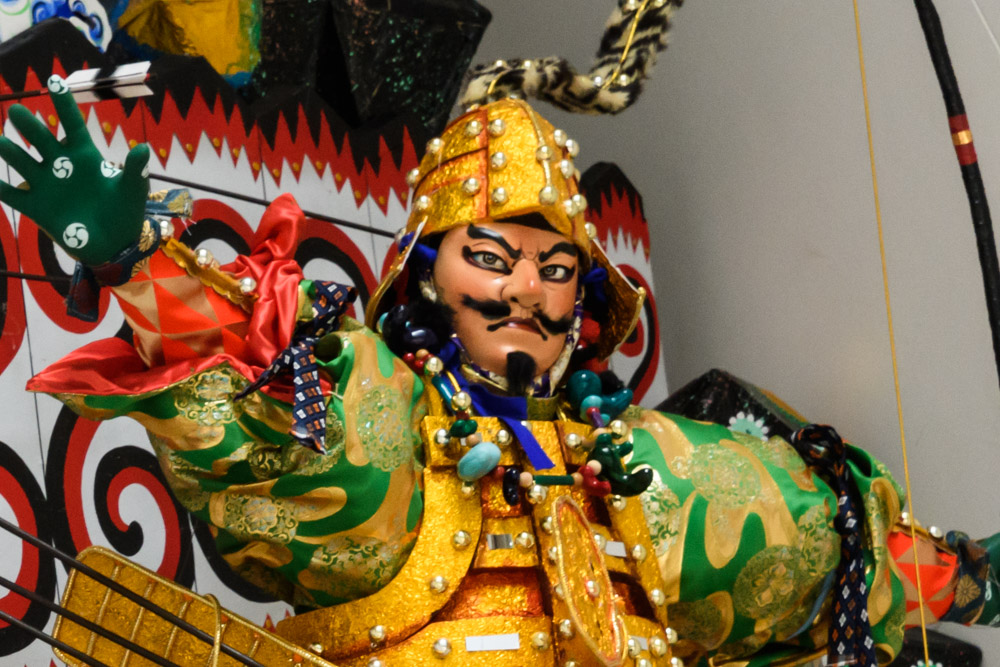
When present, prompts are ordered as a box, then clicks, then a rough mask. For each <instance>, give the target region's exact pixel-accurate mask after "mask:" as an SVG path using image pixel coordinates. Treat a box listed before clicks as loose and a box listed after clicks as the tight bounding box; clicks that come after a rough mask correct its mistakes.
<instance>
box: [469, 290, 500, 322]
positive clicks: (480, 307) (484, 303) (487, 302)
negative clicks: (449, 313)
mask: <svg viewBox="0 0 1000 667" xmlns="http://www.w3.org/2000/svg"><path fill="white" fill-rule="evenodd" d="M462 305H463V306H465V307H466V308H472V309H473V310H474V311H476V312H478V313H479V314H480V315H482V316H483V317H485V318H486V319H488V320H499V319H502V318H504V317H510V312H511V311H510V304H508V303H507V302H506V301H495V300H493V299H474V298H472V297H471V296H469V295H468V294H463V295H462Z"/></svg>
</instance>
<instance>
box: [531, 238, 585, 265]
mask: <svg viewBox="0 0 1000 667" xmlns="http://www.w3.org/2000/svg"><path fill="white" fill-rule="evenodd" d="M560 252H564V253H566V254H567V255H571V256H573V257H576V256H577V255H578V254H579V251H578V250H577V248H576V246H575V245H573V244H572V243H569V242H567V241H560V242H559V243H557V244H555V245H554V246H552V247H551V248H549V249H548V251H547V252H542V253H539V254H538V260H539V261H541V262H547V261H549V258H550V257H552V255H555V254H556V253H560Z"/></svg>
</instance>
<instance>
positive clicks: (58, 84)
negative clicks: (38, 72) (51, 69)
mask: <svg viewBox="0 0 1000 667" xmlns="http://www.w3.org/2000/svg"><path fill="white" fill-rule="evenodd" d="M48 88H49V92H50V93H53V94H55V95H60V94H62V93H65V92H66V91H67V90H69V86H67V85H66V82H65V81H63V78H62V77H61V76H59V75H58V74H53V75H52V76H50V77H49V81H48Z"/></svg>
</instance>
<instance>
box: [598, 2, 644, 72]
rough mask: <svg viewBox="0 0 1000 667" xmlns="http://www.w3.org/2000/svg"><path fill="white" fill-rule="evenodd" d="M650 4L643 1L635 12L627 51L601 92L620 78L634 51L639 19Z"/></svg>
mask: <svg viewBox="0 0 1000 667" xmlns="http://www.w3.org/2000/svg"><path fill="white" fill-rule="evenodd" d="M648 4H649V0H642V4H641V5H639V8H638V9H637V10H635V16H634V17H632V26H631V27H630V28H629V31H628V39H627V40H625V49H624V50H623V51H622V55H621V58H619V59H618V65H617V66H616V67H615V71H614V72H612V73H611V76H609V77H608V78H607V79H606V80H605V81H604V83H602V84H601V90H604V89H605V88H607V87H608V86H610V85H611V82H612V81H614V80H615V79H617V78H618V75H619V74H621V72H622V67H624V66H625V59H626V58H627V57H628V52H629V51H630V50H631V49H632V40H634V39H635V31H636V30H637V29H638V28H639V19H640V18H641V17H642V14H643V12H645V11H646V5H648Z"/></svg>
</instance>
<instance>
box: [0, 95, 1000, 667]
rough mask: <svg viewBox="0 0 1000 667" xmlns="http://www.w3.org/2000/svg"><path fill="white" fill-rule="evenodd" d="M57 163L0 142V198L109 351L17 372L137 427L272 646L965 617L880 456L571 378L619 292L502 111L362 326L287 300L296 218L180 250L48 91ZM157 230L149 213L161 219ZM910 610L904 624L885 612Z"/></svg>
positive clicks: (155, 205) (986, 615)
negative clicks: (241, 588) (265, 602)
mask: <svg viewBox="0 0 1000 667" xmlns="http://www.w3.org/2000/svg"><path fill="white" fill-rule="evenodd" d="M49 88H50V91H51V94H52V97H53V100H54V103H55V104H56V106H57V109H58V111H59V115H60V118H61V120H62V123H63V126H64V128H65V130H66V138H65V139H64V140H62V141H57V140H56V139H55V138H54V137H53V136H52V135H51V133H50V132H49V131H48V130H47V128H46V127H45V126H44V125H43V124H41V123H40V122H38V121H37V120H36V119H35V118H34V117H33V116H32V115H31V114H30V113H29V112H28V111H27V110H25V109H23V108H19V107H14V108H12V109H11V110H10V117H11V120H12V121H13V123H14V125H15V126H16V127H17V129H18V130H19V131H20V132H21V134H22V135H23V136H24V138H25V139H27V140H28V141H29V142H30V143H31V144H32V145H33V146H35V147H36V148H37V149H38V152H39V153H40V155H41V158H42V159H41V162H39V161H37V160H35V159H34V158H32V157H31V156H30V155H29V154H28V153H26V152H25V151H23V150H22V149H21V148H19V147H17V146H16V145H15V144H14V143H13V142H12V141H11V140H10V139H8V138H0V156H2V157H3V158H4V159H5V160H6V161H7V163H8V164H9V165H10V166H11V167H13V168H14V169H15V170H16V171H17V172H18V173H20V174H21V176H23V177H24V179H25V181H26V183H27V186H26V187H21V188H15V187H12V186H10V185H8V184H6V183H0V200H2V201H4V202H6V203H8V204H10V205H11V206H13V207H14V208H16V209H18V210H19V211H22V212H23V213H24V214H25V215H28V216H30V217H31V219H33V220H34V221H35V222H37V224H38V225H39V226H40V227H41V228H42V229H44V230H45V232H46V233H48V235H49V236H51V238H52V239H53V240H54V242H55V243H57V244H59V245H60V246H61V247H62V248H63V249H65V250H66V252H67V253H69V254H70V255H71V256H72V257H74V258H75V259H77V260H78V261H79V265H78V270H77V275H76V277H75V279H74V288H73V290H72V294H71V304H70V305H71V307H72V308H74V309H76V310H77V311H79V312H81V313H82V314H84V315H86V313H87V311H88V309H89V308H90V306H91V305H92V304H93V303H95V300H94V295H95V293H96V290H99V289H102V288H106V289H110V290H111V291H112V293H113V294H114V295H115V297H116V298H117V299H118V302H119V304H120V305H121V309H122V311H123V313H124V315H125V318H126V320H127V322H128V324H129V325H130V327H131V329H132V331H133V339H132V341H131V342H126V341H125V340H123V339H121V338H111V339H107V340H103V341H99V342H95V343H92V344H89V345H87V346H85V347H83V348H81V349H80V350H78V351H76V352H74V353H73V354H71V355H69V356H68V357H66V358H64V359H63V360H61V361H59V362H57V363H55V364H53V365H52V366H50V367H49V368H47V369H45V370H44V371H42V372H41V373H39V374H38V375H37V376H36V377H34V378H33V379H32V380H31V382H30V384H29V387H28V388H29V389H30V390H32V391H37V392H45V393H49V394H52V395H53V396H55V397H56V398H58V399H59V400H61V401H63V402H64V403H65V404H66V405H68V406H69V407H71V408H72V409H73V410H74V411H76V412H77V413H79V414H80V415H82V416H84V417H87V418H89V419H110V418H115V417H120V416H128V417H131V418H132V419H135V420H137V421H138V422H139V423H140V424H141V425H142V426H143V427H144V428H145V429H146V430H147V431H148V433H149V437H150V441H151V443H152V446H153V449H154V450H155V452H156V455H157V456H158V458H159V462H160V465H161V466H162V470H163V474H164V476H165V477H166V480H167V481H168V483H169V485H170V487H171V489H172V490H173V493H174V494H175V496H176V497H177V499H178V500H179V501H180V503H182V504H183V505H184V507H186V508H187V509H188V510H189V511H190V512H191V514H192V515H193V516H194V517H196V518H197V520H199V521H203V522H206V523H207V524H208V525H209V526H210V527H211V531H212V534H213V535H214V536H215V544H216V547H217V548H218V551H219V552H220V553H221V554H222V556H223V557H224V558H225V560H226V561H227V562H228V563H229V565H230V566H231V567H232V568H233V569H234V570H235V571H236V572H238V573H239V574H240V575H242V576H243V577H245V578H246V579H248V580H249V581H251V582H253V583H254V584H256V585H257V586H259V587H261V588H264V589H266V590H268V591H270V592H271V593H273V594H274V595H275V596H277V597H280V598H282V599H285V600H288V601H289V602H291V603H293V604H294V605H295V606H296V609H297V611H298V614H297V615H296V616H293V617H291V618H289V619H286V620H285V621H283V622H282V623H280V624H279V626H278V633H279V634H281V635H282V636H284V637H285V638H287V639H288V640H290V641H292V642H294V643H296V644H298V645H299V646H302V647H309V648H310V649H311V650H312V651H314V652H315V653H318V654H320V655H322V656H323V657H324V658H326V659H327V660H330V661H333V662H335V663H337V664H341V665H369V666H379V665H424V664H427V665H436V664H439V663H440V662H441V660H445V661H448V660H451V662H452V664H460V665H578V666H579V665H625V664H628V665H681V664H684V665H701V664H713V665H744V666H746V665H765V664H803V663H805V662H807V661H810V660H814V659H816V658H817V657H818V656H820V655H822V654H824V653H827V652H829V653H830V655H831V656H832V657H833V659H835V660H839V661H841V662H842V663H844V664H846V661H849V660H854V661H856V663H857V664H871V665H874V664H877V663H881V664H885V663H888V662H889V661H891V660H892V659H893V657H894V656H895V655H896V654H897V652H898V651H899V647H900V645H901V643H902V639H903V628H904V625H906V624H907V623H913V622H914V618H915V614H916V613H917V603H916V601H915V600H916V597H915V592H914V589H913V586H912V584H911V583H910V574H912V570H913V565H912V562H913V557H912V554H913V551H914V550H918V551H919V555H920V561H921V563H922V564H926V565H934V566H939V567H940V568H944V571H946V573H947V574H946V576H942V577H938V579H937V581H936V583H935V586H936V587H935V588H934V590H928V589H927V587H925V590H924V593H923V599H924V601H925V607H927V609H929V610H930V612H931V613H932V615H933V617H934V618H935V619H936V618H943V619H947V620H955V621H959V622H963V623H986V624H995V623H997V622H998V619H1000V595H998V594H1000V591H997V590H996V588H995V579H994V575H993V570H992V566H991V564H990V563H991V559H994V558H996V557H1000V556H994V555H992V554H991V553H990V549H992V548H995V544H994V543H993V541H992V540H985V541H983V542H980V543H977V542H973V541H971V540H969V539H968V538H967V537H965V536H964V535H962V534H960V533H950V534H949V535H948V536H947V538H945V537H943V536H941V535H940V534H937V533H936V531H935V534H933V535H932V534H930V533H927V532H926V531H923V530H917V531H916V539H915V541H914V539H913V538H912V537H911V536H910V533H909V531H908V529H907V530H906V532H903V531H904V528H905V526H906V524H907V523H908V521H907V520H906V518H905V516H904V515H903V514H902V513H901V506H902V504H903V498H902V493H901V491H900V488H899V487H898V486H897V484H896V483H895V482H894V481H893V478H892V476H891V475H890V473H889V472H888V471H887V470H886V469H885V468H884V467H883V466H882V464H881V463H879V462H878V461H876V460H874V459H873V458H872V457H871V456H869V455H868V454H866V453H865V452H864V451H862V450H861V449H858V448H856V447H853V446H851V445H849V444H846V443H844V442H843V441H842V440H841V439H840V438H839V436H837V434H836V432H835V431H833V429H831V428H829V427H822V426H816V425H809V424H807V422H806V421H805V420H802V419H800V418H799V417H797V416H796V415H794V414H793V413H791V412H790V411H789V410H788V409H787V408H786V407H783V406H781V405H778V404H777V403H774V404H773V405H772V407H773V409H774V410H776V411H780V412H781V413H782V414H783V415H785V417H786V418H787V420H788V421H789V422H791V423H794V424H796V425H797V426H799V427H800V428H798V430H796V431H795V432H794V434H793V435H792V436H791V437H790V438H789V439H788V440H786V439H782V438H780V437H776V436H775V437H770V438H766V437H764V438H762V437H757V436H755V435H748V434H746V433H740V432H735V431H731V430H729V429H727V428H724V427H722V426H719V425H714V424H709V423H704V422H697V421H693V420H690V419H686V418H684V417H680V416H671V415H668V414H663V413H660V412H657V411H654V410H649V409H643V408H640V407H638V406H636V405H632V404H631V398H632V397H631V392H629V390H627V389H624V388H622V386H621V384H620V383H616V382H615V380H614V378H613V377H610V376H608V375H606V374H605V375H601V374H600V373H599V372H598V371H600V370H601V368H602V367H601V362H602V360H604V359H606V358H607V357H608V356H609V355H610V354H611V353H612V352H613V351H614V350H615V349H616V347H617V346H618V345H619V344H620V343H621V342H622V341H623V340H624V339H625V338H626V337H627V336H628V334H629V333H630V331H631V330H632V328H633V327H634V325H635V322H636V320H637V318H638V313H639V309H640V307H641V303H642V299H643V293H642V291H641V290H636V289H635V288H633V287H632V285H631V284H630V283H629V282H628V281H627V280H625V278H624V277H623V276H622V275H621V274H620V273H619V272H618V271H617V269H616V268H615V267H614V266H612V265H611V263H610V262H609V261H608V259H607V257H606V256H605V254H604V252H603V250H602V249H601V247H600V246H599V244H598V243H597V242H596V241H595V238H594V237H595V234H594V233H593V230H592V228H591V227H590V226H589V225H588V223H587V222H586V220H587V203H586V201H585V199H584V198H583V196H582V195H581V194H580V193H579V190H578V183H577V179H578V172H577V169H576V167H575V166H574V158H575V157H576V155H577V151H578V146H577V144H576V142H574V141H573V140H572V139H571V138H569V137H567V136H566V134H565V133H564V132H562V131H560V130H558V129H555V128H553V126H552V125H551V124H550V123H548V122H547V121H546V120H545V119H544V118H542V117H541V116H540V115H539V114H538V113H537V112H536V111H535V110H534V109H533V108H532V107H530V106H529V105H528V104H527V103H525V102H523V101H521V100H517V99H509V98H508V99H501V100H499V101H494V102H490V103H488V104H484V105H482V106H476V107H474V108H472V109H471V110H469V111H468V112H466V113H465V114H464V115H461V116H460V117H458V118H457V119H455V120H454V121H453V122H452V123H451V124H450V125H449V126H448V127H447V128H446V129H445V130H444V132H443V133H442V135H441V136H440V137H439V138H436V139H434V140H432V141H431V142H430V144H429V145H428V149H427V152H426V154H425V156H424V157H423V160H422V162H421V163H420V166H419V167H418V168H417V169H415V170H414V171H413V172H412V173H411V174H410V176H409V181H410V184H411V186H412V187H413V188H414V190H413V195H412V202H413V206H412V212H411V214H410V217H409V221H408V222H407V224H406V227H405V229H403V230H402V231H401V233H400V234H399V235H398V237H397V245H398V251H399V252H398V256H397V257H396V258H395V260H394V262H393V263H392V265H391V267H390V269H389V271H388V273H387V275H386V277H385V278H384V280H383V281H382V284H381V285H380V287H379V289H378V290H377V292H376V293H375V294H374V295H373V296H372V298H371V300H370V302H369V303H368V306H367V313H366V315H367V319H366V321H367V323H368V326H365V325H362V324H361V323H359V322H357V321H355V320H353V319H351V318H350V317H347V316H346V315H345V314H344V311H345V309H346V307H347V305H348V303H349V302H350V300H351V298H352V296H353V290H352V288H350V287H349V286H340V285H335V284H332V283H325V282H320V281H309V280H305V279H304V278H303V274H302V270H301V268H300V267H299V266H298V265H297V264H296V263H295V262H294V261H293V260H292V259H291V257H292V256H293V254H294V249H295V248H294V242H295V238H296V229H297V225H299V224H300V223H301V222H302V220H303V215H302V212H301V211H300V209H299V208H298V206H297V205H296V203H295V201H293V199H292V198H291V197H290V196H287V195H285V196H281V197H278V198H277V199H276V200H275V201H274V202H273V203H272V204H271V206H270V208H268V209H267V211H266V212H265V214H264V216H263V219H262V221H261V223H260V225H259V228H258V230H257V233H256V239H255V243H254V246H253V249H252V251H251V252H250V254H248V255H246V256H241V257H239V258H238V259H237V260H236V261H235V262H233V263H232V264H228V265H226V266H219V265H218V263H217V262H216V261H215V260H214V259H213V257H212V256H211V254H209V253H207V252H206V251H204V250H197V251H196V250H193V249H190V248H188V247H186V246H184V245H183V244H182V243H181V242H180V241H179V240H178V238H177V236H179V232H178V231H177V230H175V229H174V228H173V226H172V225H171V224H170V222H168V221H166V220H162V219H157V218H156V216H155V215H153V213H155V212H156V211H160V212H161V213H162V212H163V211H165V210H169V209H171V206H172V204H175V203H177V201H178V200H173V199H171V197H174V195H169V196H167V197H166V198H164V196H163V195H162V194H160V195H152V196H150V197H149V198H148V201H147V195H148V182H147V174H148V169H147V167H146V162H147V160H148V148H147V147H145V146H143V145H140V146H137V147H135V148H133V149H132V151H131V152H130V153H129V155H128V157H127V159H126V160H125V163H124V166H123V168H118V167H117V166H115V165H113V164H112V163H110V162H107V161H105V160H104V158H103V157H102V156H101V155H100V154H99V152H98V151H97V149H96V148H95V147H94V145H93V143H92V142H91V141H90V138H89V135H88V133H87V130H86V128H85V126H84V121H83V119H82V117H81V114H80V112H79V110H78V109H77V107H76V106H75V104H74V103H73V101H72V98H71V95H70V94H69V92H68V91H66V89H65V86H64V85H63V84H62V82H61V81H60V80H59V78H58V77H53V79H51V80H50V82H49ZM169 215H170V214H168V216H169ZM908 615H909V616H908Z"/></svg>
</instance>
